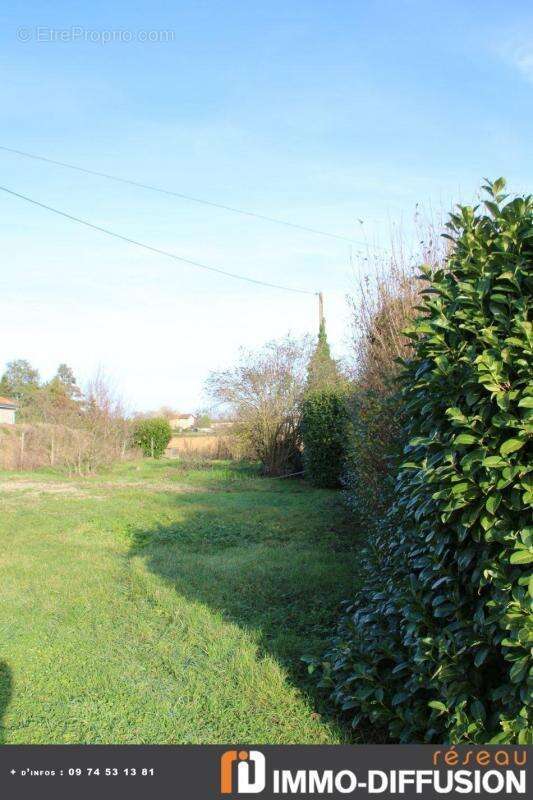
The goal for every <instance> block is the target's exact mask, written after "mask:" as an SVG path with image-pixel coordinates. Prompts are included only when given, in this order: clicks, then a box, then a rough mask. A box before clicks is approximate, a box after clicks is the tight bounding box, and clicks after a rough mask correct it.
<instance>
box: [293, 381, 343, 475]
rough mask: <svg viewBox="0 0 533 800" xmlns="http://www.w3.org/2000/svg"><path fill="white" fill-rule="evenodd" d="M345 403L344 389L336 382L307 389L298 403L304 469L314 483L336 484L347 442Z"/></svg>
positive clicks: (341, 469)
mask: <svg viewBox="0 0 533 800" xmlns="http://www.w3.org/2000/svg"><path fill="white" fill-rule="evenodd" d="M346 403H347V396H346V390H345V388H343V387H342V386H340V385H338V386H330V387H326V388H323V389H315V390H314V391H311V392H308V393H307V394H306V396H305V399H304V401H303V403H302V421H301V430H302V438H303V444H304V449H303V461H304V470H305V473H306V476H307V477H308V478H309V480H311V481H312V483H314V484H315V486H323V487H326V488H328V487H329V488H332V489H335V488H338V487H339V486H340V481H341V476H342V474H343V471H344V464H345V446H346V441H347V420H348V417H347V406H346Z"/></svg>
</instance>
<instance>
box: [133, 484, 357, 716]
mask: <svg viewBox="0 0 533 800" xmlns="http://www.w3.org/2000/svg"><path fill="white" fill-rule="evenodd" d="M261 483H262V482H261ZM176 503H177V506H176V512H177V514H179V518H178V520H177V521H176V522H175V523H173V524H170V525H165V526H159V527H156V528H153V529H151V530H137V531H130V533H131V534H132V535H133V543H132V548H131V556H137V557H140V558H142V560H143V562H144V563H145V565H146V566H147V567H148V569H149V570H150V571H151V572H153V573H154V574H156V575H158V576H159V577H161V578H163V579H164V581H165V582H166V583H167V585H170V586H172V587H173V588H174V589H175V591H176V592H177V593H178V594H179V595H181V596H183V597H185V598H187V599H190V600H194V601H199V602H201V603H203V604H205V605H207V606H208V607H209V608H211V609H212V610H214V611H216V612H218V613H220V614H221V615H222V616H223V618H225V619H227V620H228V621H231V622H233V623H235V624H237V625H238V626H239V627H241V628H243V629H245V630H246V631H247V632H249V633H251V635H252V636H253V639H254V641H255V642H256V645H257V651H258V656H259V657H261V656H262V655H264V654H266V653H269V654H270V655H272V656H274V658H275V659H276V660H277V661H278V663H279V664H280V665H281V666H282V667H283V668H284V670H285V673H286V675H287V680H288V681H289V682H290V683H292V684H293V685H294V686H296V687H297V688H298V689H299V690H300V691H302V692H304V694H305V695H306V696H308V698H309V699H310V701H311V703H312V704H313V706H314V707H315V709H316V710H317V711H318V712H319V713H320V714H321V715H322V716H323V717H324V718H329V719H332V718H333V717H335V719H336V722H337V724H338V723H339V719H338V716H337V715H336V714H335V713H334V711H333V709H332V708H331V707H330V706H329V704H328V702H327V699H326V697H325V695H324V694H323V693H321V692H320V691H319V690H318V689H317V687H316V682H315V680H314V679H313V678H312V677H311V676H310V675H309V672H308V669H307V666H306V664H305V663H304V662H303V661H302V657H303V656H308V655H311V656H315V657H316V656H320V655H321V654H322V653H323V652H324V650H325V649H326V647H327V644H328V640H329V638H330V637H331V635H332V633H333V630H334V627H335V624H336V620H337V617H338V612H339V605H340V603H341V602H342V601H343V600H346V599H347V598H349V597H350V596H351V595H352V593H353V591H354V589H355V580H356V579H355V577H354V576H355V574H356V563H357V553H356V549H355V547H354V532H353V527H352V523H350V522H349V521H348V520H347V519H346V513H345V511H344V509H343V508H342V506H341V503H340V501H339V498H338V496H337V495H336V494H334V493H333V492H325V491H323V492H318V491H314V490H310V489H309V488H307V487H306V486H305V484H302V483H301V482H293V483H292V485H288V483H286V484H284V485H283V487H282V488H280V489H279V490H276V489H275V488H273V489H272V491H271V492H269V491H265V490H264V487H263V486H261V487H260V490H259V491H250V490H245V491H238V490H237V491H233V492H231V491H230V492H227V493H219V492H216V493H209V492H206V493H200V494H195V495H194V497H190V496H189V498H187V497H184V496H182V497H181V498H180V499H179V500H176Z"/></svg>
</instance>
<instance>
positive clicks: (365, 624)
mask: <svg viewBox="0 0 533 800" xmlns="http://www.w3.org/2000/svg"><path fill="white" fill-rule="evenodd" d="M503 188H504V182H503V180H502V179H500V180H498V181H496V182H495V183H493V184H490V185H488V186H486V187H485V189H486V191H487V192H488V199H487V201H486V202H485V210H482V209H481V208H479V207H476V208H471V207H460V208H459V209H458V210H457V212H456V213H453V214H452V215H451V216H450V220H449V223H448V228H449V230H450V233H449V237H450V238H451V239H452V241H453V247H452V249H451V252H450V254H449V256H448V259H447V264H446V268H445V269H437V270H436V271H434V272H432V271H431V270H430V269H425V270H423V275H422V278H423V284H422V286H423V288H422V299H421V304H420V308H419V311H420V314H419V316H418V318H417V320H416V322H415V324H414V325H413V326H412V329H411V330H410V331H409V335H410V337H411V339H412V342H413V353H412V356H411V357H410V358H408V359H406V360H405V361H404V363H403V369H402V383H403V394H402V404H403V412H404V414H405V417H406V420H407V422H406V427H405V435H406V437H407V439H406V440H407V442H408V444H407V445H406V447H405V460H404V462H403V463H402V464H401V465H400V468H399V472H398V477H397V481H396V487H395V502H394V506H393V508H392V510H391V512H390V513H389V514H388V516H387V517H386V518H385V519H384V521H383V525H382V527H381V530H380V531H379V533H378V534H377V535H376V537H375V538H373V539H372V541H371V542H370V544H369V546H368V548H367V550H366V553H365V565H364V566H365V574H366V580H365V585H364V588H363V590H362V591H361V592H359V593H358V594H357V596H356V597H355V598H354V599H353V601H352V602H351V603H349V604H348V605H347V606H346V608H345V613H344V615H343V617H342V619H341V622H340V624H339V628H338V631H337V635H336V638H335V640H334V642H333V645H332V648H331V651H330V652H329V653H328V654H327V656H326V658H325V661H324V669H323V673H322V683H323V685H326V686H330V687H331V690H332V696H333V698H334V699H335V701H336V702H337V703H338V704H339V705H340V706H341V708H342V709H344V711H346V713H349V714H350V715H351V717H352V720H353V725H354V727H358V726H360V725H368V724H371V725H372V727H373V728H374V729H375V728H376V727H380V728H382V729H383V730H384V732H385V735H386V736H387V737H388V738H390V739H393V740H399V741H402V742H415V741H428V742H437V741H438V742H443V743H447V742H453V743H458V742H480V743H488V742H493V743H518V744H526V743H530V742H531V741H532V740H533V736H532V727H531V717H530V704H529V701H530V697H531V694H530V691H531V683H530V680H531V676H530V668H531V654H530V653H531V651H530V648H531V644H532V639H533V627H532V616H531V601H532V596H533V581H532V577H531V563H532V562H533V527H532V526H531V508H532V501H533V490H532V474H531V432H532V415H533V410H532V409H533V386H532V382H531V377H532V364H533V358H532V349H533V331H532V324H531V320H530V312H531V290H532V283H533V281H532V261H533V199H532V198H531V197H529V196H527V197H518V198H515V199H513V200H511V201H509V202H506V196H505V195H504V194H502V190H503Z"/></svg>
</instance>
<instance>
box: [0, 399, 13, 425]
mask: <svg viewBox="0 0 533 800" xmlns="http://www.w3.org/2000/svg"><path fill="white" fill-rule="evenodd" d="M16 413H17V404H16V402H15V401H14V400H10V399H9V398H8V397H0V423H2V424H4V425H14V424H15V416H16Z"/></svg>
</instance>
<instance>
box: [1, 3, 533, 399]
mask: <svg viewBox="0 0 533 800" xmlns="http://www.w3.org/2000/svg"><path fill="white" fill-rule="evenodd" d="M0 17H1V23H2V24H1V26H0V27H1V34H0V39H1V48H0V65H1V70H2V82H1V87H0V92H1V94H2V101H1V103H0V113H1V116H2V126H1V130H2V134H1V137H0V145H6V146H8V147H13V148H19V149H22V150H28V151H31V152H34V153H38V154H41V155H44V156H49V157H51V158H56V159H60V160H65V161H71V162H73V163H76V164H80V165H83V166H86V167H87V168H89V169H95V170H101V171H107V172H112V173H115V174H117V175H120V176H124V177H126V178H133V179H137V180H139V181H144V182H149V183H154V184H158V185H161V186H163V187H168V188H169V189H174V190H176V191H179V192H184V193H188V194H191V195H196V196H198V197H205V198H206V199H210V200H213V201H215V202H221V203H225V204H228V205H235V206H238V207H244V208H248V209H252V210H255V211H258V212H259V213H263V214H266V215H271V216H277V217H282V218H286V219H288V220H292V221H294V222H295V223H300V224H302V225H307V226H312V227H317V228H322V229H326V230H330V231H332V232H336V233H339V234H343V235H348V236H353V237H354V238H356V239H363V240H364V241H366V242H368V243H369V244H370V245H371V246H382V247H387V245H388V243H389V241H390V231H391V226H394V225H401V226H402V227H403V229H404V230H405V235H406V236H407V239H408V240H410V238H411V236H412V225H411V220H412V218H413V214H414V211H415V207H416V204H417V203H419V204H421V205H422V206H424V207H425V208H426V209H432V210H433V213H436V214H437V215H438V214H439V213H441V212H445V211H447V210H448V209H449V208H450V206H451V205H452V204H453V203H454V202H457V201H459V200H462V201H467V202H471V201H473V200H474V199H475V196H476V192H477V190H478V187H479V185H480V183H481V180H482V178H483V177H484V176H493V177H496V176H499V175H501V174H503V175H505V176H506V177H507V178H508V181H509V188H510V189H511V190H512V191H518V192H519V191H528V190H530V189H531V186H532V179H533V157H532V154H531V152H532V151H531V130H532V129H533V103H532V90H533V33H532V31H533V26H532V22H533V9H532V8H531V4H530V3H528V2H510V3H508V4H506V5H503V4H502V3H501V2H500V3H496V2H490V1H489V2H486V1H485V2H478V1H477V0H474V1H473V2H469V3H465V2H464V1H463V2H455V1H454V0H452V2H447V3H441V2H428V1H427V0H426V1H425V2H415V1H414V0H413V1H409V0H403V1H402V0H395V1H394V2H393V1H391V2H380V1H379V0H373V1H372V2H371V0H368V1H367V2H357V1H356V0H352V1H351V2H339V1H338V0H333V1H332V2H326V0H322V2H313V1H312V0H306V2H298V1H296V2H291V3H281V2H277V0H269V2H268V3H266V2H265V3H245V2H231V1H228V0H224V2H222V1H221V2H187V3H183V2H160V1H159V0H152V2H149V3H148V2H137V3H131V2H128V3H126V2H115V3H108V2H106V3H101V2H92V3H91V4H86V3H84V4H81V3H75V2H74V3H73V2H69V3H66V2H61V1H58V0H56V1H55V2H53V3H52V2H31V0H29V1H28V2H25V3H12V4H9V7H6V4H4V7H3V10H2V12H1V14H0ZM80 29H83V31H84V33H81V32H80ZM60 31H66V33H64V34H61V33H58V32H60ZM117 31H126V32H128V34H127V35H128V36H129V37H130V38H131V39H132V40H131V41H114V42H108V43H104V42H103V41H102V39H103V37H105V36H106V35H108V36H109V34H107V33H106V32H117ZM144 31H148V32H151V31H170V32H171V36H168V35H167V36H166V37H165V36H163V37H162V39H163V40H162V41H160V42H150V41H148V42H141V41H138V39H139V38H140V37H141V36H142V35H143V34H142V33H141V32H144ZM61 35H63V36H66V38H69V36H70V39H71V40H70V41H59V40H58V38H59V37H60V36H61ZM112 35H113V36H115V38H117V34H116V33H112ZM54 37H55V41H53V40H52V39H53V38H54ZM165 38H166V39H167V40H166V41H165ZM169 39H170V40H169ZM0 170H1V176H2V177H1V180H0V183H1V184H2V185H4V186H7V187H9V188H10V189H14V190H15V191H18V192H21V193H23V194H27V195H30V196H31V197H34V198H36V199H37V200H39V201H41V202H44V203H48V204H50V205H52V206H56V207H58V208H61V209H63V210H65V211H68V212H70V213H72V214H76V215H78V216H81V217H85V218H87V219H89V220H91V221H92V222H94V223H96V224H99V225H104V226H106V227H109V228H113V229H115V230H116V231H117V232H119V233H122V234H124V235H126V236H131V237H133V238H136V239H140V240H142V241H146V242H147V243H149V244H153V245H155V246H159V247H163V248H166V249H169V250H173V251H174V252H176V253H178V254H181V255H184V256H185V257H188V258H192V259H197V260H199V261H204V262H206V263H211V264H213V265H215V266H219V267H221V268H223V269H228V270H230V271H238V272H242V273H244V274H246V275H249V276H250V277H255V278H263V279H265V280H271V281H274V282H282V283H287V284H289V285H292V286H296V287H303V288H308V289H311V290H313V291H314V290H318V289H322V290H323V291H324V292H325V295H326V316H327V321H328V327H329V331H330V337H331V339H332V342H333V345H334V348H335V351H336V352H337V353H338V354H339V355H340V354H342V352H343V351H344V350H345V348H346V341H345V339H346V328H347V317H348V314H347V309H346V305H345V301H344V297H345V294H346V292H348V291H350V290H351V288H352V287H353V284H354V277H353V272H354V270H356V271H357V270H360V271H363V272H364V271H365V270H366V269H368V267H367V262H365V261H363V260H362V256H360V254H359V250H360V248H359V247H358V246H357V245H355V246H354V247H353V248H352V249H350V246H349V245H348V244H346V243H343V242H340V241H336V240H333V239H326V238H320V237H317V236H313V235H312V234H307V233H303V232H298V231H295V230H291V229H288V228H283V227H278V226H275V225H271V224H268V223H266V222H260V221H257V220H250V219H247V218H244V217H240V216H236V215H232V214H229V213H227V212H224V211H221V210H216V209H210V208H207V207H203V206H200V205H195V204H192V203H187V202H185V201H181V200H178V199H177V198H169V197H165V196H163V195H157V194H153V193H149V192H146V191H142V190H140V189H134V188H133V187H127V186H124V185H119V184H113V183H110V182H106V181H103V180H101V179H98V178H95V177H90V176H86V175H80V174H77V173H74V172H70V171H67V170H64V169H61V168H59V167H53V166H51V165H46V164H42V163H38V162H33V161H29V160H24V159H22V158H19V157H16V156H14V155H9V154H7V153H2V152H0ZM359 220H362V221H363V222H362V223H361V222H359ZM0 243H1V252H2V261H1V264H2V268H1V271H0V292H1V294H0V307H1V312H2V323H3V324H2V329H3V335H2V337H1V338H0V366H1V365H3V363H5V362H6V361H7V360H10V359H12V358H15V357H24V358H28V359H29V360H30V361H32V362H33V363H34V364H35V365H36V366H38V367H39V369H40V370H41V372H42V374H43V376H45V377H47V376H48V375H50V374H51V373H52V372H53V371H54V369H55V366H56V365H57V363H58V362H59V361H67V362H68V363H69V364H71V365H72V366H73V368H74V369H75V371H76V372H77V373H78V374H79V376H80V379H82V380H85V379H87V378H88V377H89V376H90V375H91V373H92V372H94V370H95V369H96V368H97V367H98V366H99V365H100V366H103V367H105V368H106V369H107V370H108V371H109V373H110V374H111V375H112V376H113V377H114V379H115V381H116V384H117V386H118V387H119V389H120V390H121V391H122V392H123V394H124V395H125V397H126V400H127V402H128V403H129V405H130V406H131V407H134V408H149V407H154V406H157V405H159V404H163V403H165V404H168V405H174V406H176V407H178V408H180V409H182V410H189V409H191V408H192V409H194V408H196V407H197V406H198V405H200V404H201V403H202V383H203V379H204V378H205V376H206V374H207V372H208V371H209V369H211V368H219V367H222V366H224V365H226V364H230V363H231V362H232V361H233V360H234V358H235V355H236V352H237V349H238V347H239V345H240V344H244V345H248V346H256V345H258V344H259V343H261V342H263V341H265V340H267V339H269V338H273V337H277V336H281V335H283V334H284V333H285V332H287V331H288V330H291V331H292V332H293V333H295V334H300V333H304V332H309V331H310V332H313V331H314V329H315V327H316V308H315V303H314V298H312V297H307V296H305V295H296V294H294V295H293V294H285V293H282V292H277V291H275V290H270V289H266V288H265V289H261V288H258V287H254V286H252V285H247V284H244V283H237V282H234V281H231V280H229V279H224V278H222V277H217V276H214V275H212V274H208V273H202V272H199V271H196V270H194V269H192V268H190V267H187V266H185V265H183V266H181V265H180V264H177V263H175V262H172V261H167V260H165V259H162V258H159V257H157V256H155V255H150V254H148V253H146V252H142V251H140V250H137V249H135V248H133V247H131V246H128V245H126V244H123V243H121V242H118V241H114V240H111V239H108V238H106V237H105V236H103V235H100V234H97V233H96V232H93V231H89V230H85V229H82V228H80V227H77V226H75V225H74V224H72V223H69V222H67V221H66V220H64V219H60V218H57V217H53V216H52V215H50V214H48V213H47V212H45V211H42V210H40V209H37V208H33V207H30V206H27V205H25V204H24V203H22V202H21V201H19V200H16V199H14V198H12V197H8V196H5V195H2V193H0Z"/></svg>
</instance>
